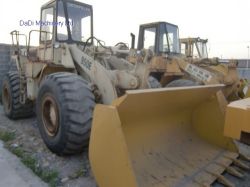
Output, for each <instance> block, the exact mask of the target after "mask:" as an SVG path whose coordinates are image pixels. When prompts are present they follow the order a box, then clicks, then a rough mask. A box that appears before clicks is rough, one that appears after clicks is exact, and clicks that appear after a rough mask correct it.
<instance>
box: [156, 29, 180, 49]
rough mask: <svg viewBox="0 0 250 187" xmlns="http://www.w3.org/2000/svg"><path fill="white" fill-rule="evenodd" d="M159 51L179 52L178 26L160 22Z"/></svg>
mask: <svg viewBox="0 0 250 187" xmlns="http://www.w3.org/2000/svg"><path fill="white" fill-rule="evenodd" d="M159 51H160V52H163V53H180V47H179V33H178V27H176V26H174V25H169V24H161V26H160V37H159Z"/></svg>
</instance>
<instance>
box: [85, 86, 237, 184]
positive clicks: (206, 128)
mask: <svg viewBox="0 0 250 187" xmlns="http://www.w3.org/2000/svg"><path fill="white" fill-rule="evenodd" d="M221 88H222V86H221V85H213V86H199V87H182V88H163V89H153V90H151V89H148V90H135V91H128V92H127V93H126V94H125V95H124V96H123V97H121V98H118V99H117V100H115V101H114V102H113V104H112V105H110V106H105V105H97V106H96V108H95V112H94V121H93V124H92V131H91V139H90V147H89V149H90V150H89V157H90V163H91V167H92V170H93V173H94V176H95V178H96V181H97V183H98V185H99V186H100V187H165V186H175V185H177V186H200V185H210V184H211V183H212V182H213V181H214V180H216V178H217V177H216V176H218V175H219V174H221V173H222V172H223V171H224V170H225V167H224V166H228V165H230V164H231V163H232V160H230V159H228V157H231V158H236V157H237V155H238V154H237V149H236V147H235V145H234V144H233V141H232V139H231V138H226V137H224V136H223V124H224V120H223V119H224V117H223V116H224V115H223V113H222V111H221V109H220V107H219V103H218V99H217V97H216V92H217V91H218V90H220V89H221ZM228 150H230V151H231V152H230V151H228ZM218 163H222V164H223V165H224V166H222V165H218Z"/></svg>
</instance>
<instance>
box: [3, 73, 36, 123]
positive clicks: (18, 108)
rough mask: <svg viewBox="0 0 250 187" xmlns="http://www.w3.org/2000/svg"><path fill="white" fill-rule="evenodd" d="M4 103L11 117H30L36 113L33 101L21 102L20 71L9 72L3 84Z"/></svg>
mask: <svg viewBox="0 0 250 187" xmlns="http://www.w3.org/2000/svg"><path fill="white" fill-rule="evenodd" d="M2 103H3V108H4V112H5V114H6V116H8V117H9V118H10V119H18V118H25V117H30V116H32V115H33V114H34V111H33V103H32V102H31V101H29V100H27V101H26V103H25V104H22V103H20V77H19V74H18V72H16V71H13V72H8V73H7V74H6V75H5V77H4V79H3V85H2Z"/></svg>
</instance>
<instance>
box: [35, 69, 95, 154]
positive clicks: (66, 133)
mask: <svg viewBox="0 0 250 187" xmlns="http://www.w3.org/2000/svg"><path fill="white" fill-rule="evenodd" d="M94 106H95V99H94V95H93V93H92V92H91V90H90V88H89V86H88V85H87V82H86V81H85V80H83V79H82V78H81V77H79V76H78V75H76V74H72V73H65V72H63V73H62V72H60V73H53V74H50V75H48V76H47V77H46V78H45V79H44V80H43V82H42V83H41V86H40V89H39V93H38V97H37V119H38V127H39V131H40V133H41V136H42V138H43V140H44V142H45V144H46V146H47V147H48V148H49V149H50V150H51V151H52V152H54V153H56V154H59V155H62V154H75V153H79V152H81V151H83V149H84V148H85V147H87V146H88V143H89V136H90V130H91V123H92V115H93V109H94Z"/></svg>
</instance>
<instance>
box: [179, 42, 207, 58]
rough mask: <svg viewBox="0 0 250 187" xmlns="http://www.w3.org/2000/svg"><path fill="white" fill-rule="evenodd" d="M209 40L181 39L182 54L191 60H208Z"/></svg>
mask: <svg viewBox="0 0 250 187" xmlns="http://www.w3.org/2000/svg"><path fill="white" fill-rule="evenodd" d="M207 41H208V40H207V39H201V38H199V37H198V38H181V39H180V47H181V52H182V53H183V54H185V56H186V57H191V58H208V54H207Z"/></svg>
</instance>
